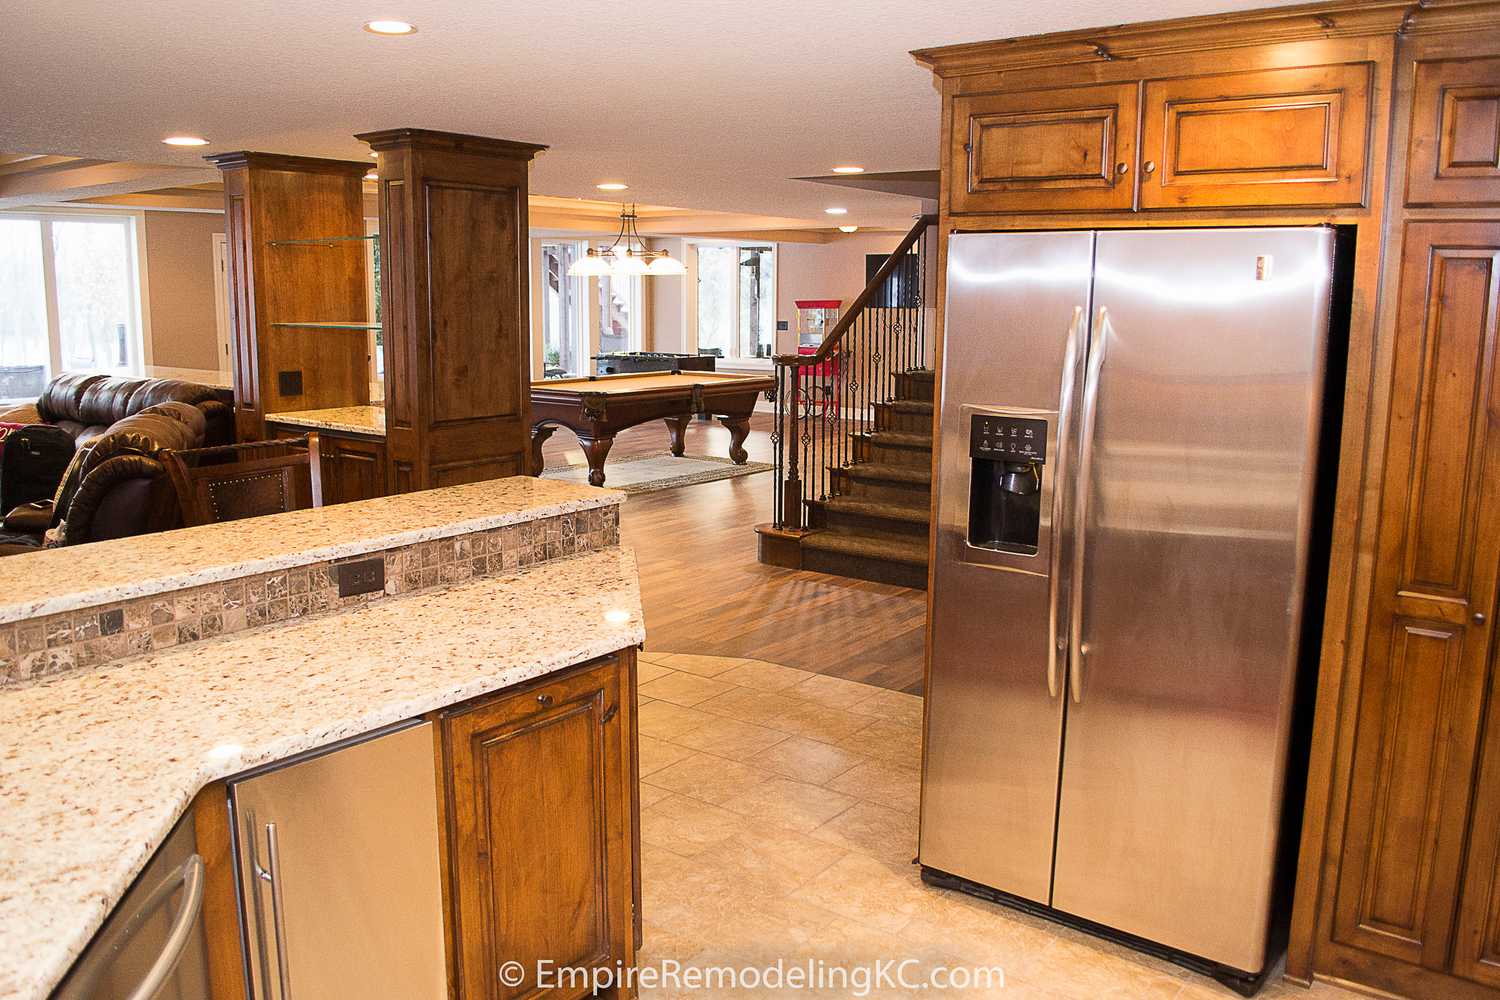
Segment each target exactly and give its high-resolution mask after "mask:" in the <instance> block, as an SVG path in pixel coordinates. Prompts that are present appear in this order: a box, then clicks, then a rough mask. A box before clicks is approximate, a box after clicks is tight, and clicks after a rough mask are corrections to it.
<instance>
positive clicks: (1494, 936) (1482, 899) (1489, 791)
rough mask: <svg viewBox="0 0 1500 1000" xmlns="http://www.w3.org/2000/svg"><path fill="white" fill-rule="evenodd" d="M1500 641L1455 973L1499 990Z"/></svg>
mask: <svg viewBox="0 0 1500 1000" xmlns="http://www.w3.org/2000/svg"><path fill="white" fill-rule="evenodd" d="M1497 704H1500V644H1494V643H1492V644H1491V653H1490V705H1491V710H1490V713H1489V720H1488V722H1486V724H1485V730H1486V731H1485V735H1484V743H1483V749H1482V751H1481V753H1480V760H1479V785H1478V791H1477V792H1476V794H1475V796H1474V814H1473V820H1472V822H1471V825H1470V828H1469V854H1468V861H1467V863H1466V864H1465V865H1464V872H1465V877H1464V884H1463V888H1462V890H1461V891H1460V893H1459V897H1458V932H1457V934H1455V935H1454V949H1453V973H1454V975H1458V976H1462V977H1464V978H1465V979H1472V980H1474V981H1475V982H1477V983H1480V984H1482V985H1485V986H1489V987H1492V988H1495V989H1500V711H1496V710H1495V706H1496V705H1497Z"/></svg>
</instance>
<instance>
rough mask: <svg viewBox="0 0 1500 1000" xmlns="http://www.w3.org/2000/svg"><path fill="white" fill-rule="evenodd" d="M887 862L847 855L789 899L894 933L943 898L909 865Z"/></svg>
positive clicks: (859, 855) (937, 904)
mask: <svg viewBox="0 0 1500 1000" xmlns="http://www.w3.org/2000/svg"><path fill="white" fill-rule="evenodd" d="M904 868H905V869H909V870H903V866H899V865H889V864H885V863H884V862H881V861H876V860H875V859H874V858H870V857H866V856H864V855H861V854H847V855H845V856H844V857H843V858H841V859H839V860H838V861H837V862H835V863H834V864H833V865H831V866H829V868H828V869H827V870H825V871H824V872H823V873H822V874H821V875H819V876H818V877H816V878H814V879H813V880H812V881H811V882H809V883H808V884H807V885H806V886H805V887H803V888H802V889H799V890H798V891H797V892H795V893H793V894H792V898H793V899H795V900H800V901H802V902H805V903H810V904H811V905H813V906H819V907H822V908H823V909H825V910H831V911H832V912H834V913H837V914H838V915H839V916H841V917H845V918H847V919H849V920H853V921H854V922H856V923H860V924H864V925H865V926H867V927H871V928H874V929H875V930H879V931H884V932H886V933H891V934H895V933H898V932H899V931H901V930H902V929H903V928H904V927H906V925H907V924H909V923H911V921H912V920H913V918H915V917H916V916H917V915H918V914H919V913H923V912H925V911H927V910H929V909H931V908H933V907H935V906H939V905H941V903H942V902H943V898H942V896H941V895H940V894H938V893H934V892H932V891H931V890H930V889H928V888H927V887H926V886H924V885H922V884H921V882H920V880H918V879H917V878H916V877H915V872H916V868H915V867H914V866H911V865H907V866H904Z"/></svg>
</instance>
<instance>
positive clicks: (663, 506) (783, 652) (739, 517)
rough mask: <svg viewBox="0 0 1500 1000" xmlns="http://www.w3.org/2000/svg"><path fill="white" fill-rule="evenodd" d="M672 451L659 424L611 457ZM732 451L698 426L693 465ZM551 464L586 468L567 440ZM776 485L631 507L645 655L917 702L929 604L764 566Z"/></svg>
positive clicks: (765, 457) (637, 430) (766, 477)
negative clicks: (791, 674)
mask: <svg viewBox="0 0 1500 1000" xmlns="http://www.w3.org/2000/svg"><path fill="white" fill-rule="evenodd" d="M770 424H771V418H770V416H769V415H766V414H757V415H756V416H755V417H754V418H752V420H751V433H750V437H749V439H748V440H747V441H746V442H745V448H746V450H748V451H749V452H750V459H751V461H760V462H769V461H771V457H772V455H771V438H770V433H769V428H770ZM666 450H667V430H666V427H665V426H664V425H662V424H661V423H660V422H654V423H651V424H644V425H642V426H640V427H633V428H631V429H630V430H628V431H624V432H622V433H621V434H620V435H619V437H618V438H616V440H615V444H614V447H613V449H612V450H611V451H610V453H609V454H610V459H611V460H612V461H614V460H618V459H621V458H630V457H637V456H642V455H652V454H658V453H662V452H665V451H666ZM728 450H729V432H728V431H727V430H726V429H724V428H723V427H722V426H720V425H719V424H718V423H717V422H714V423H704V422H701V421H698V420H694V421H692V422H691V424H690V425H689V427H688V432H687V453H688V454H689V455H713V456H723V455H727V454H728ZM543 457H544V458H545V459H546V463H547V464H548V465H554V464H576V463H580V462H582V461H583V460H584V457H583V450H582V449H581V448H579V447H578V442H577V441H576V440H575V439H574V438H573V437H572V435H571V434H569V433H568V432H567V431H565V430H563V431H559V432H558V433H557V434H555V435H553V437H552V439H551V440H549V441H548V442H547V444H546V446H545V447H544V449H543ZM606 468H607V467H606ZM771 483H772V480H771V474H770V473H762V474H760V475H754V476H743V477H741V478H738V479H725V480H720V481H719V482H716V483H704V484H701V485H697V486H685V487H681V488H678V489H673V490H662V491H660V492H657V493H647V494H642V495H638V496H632V497H631V498H630V499H629V500H627V501H626V502H625V508H624V511H623V513H622V515H621V522H620V523H621V537H622V541H623V543H624V544H626V545H628V546H630V547H631V548H633V549H635V553H636V558H637V559H638V560H639V562H640V567H641V598H642V602H643V603H644V605H645V609H646V633H647V634H646V648H647V649H648V650H654V651H658V652H668V653H704V654H708V655H713V656H744V657H753V658H755V659H763V660H771V661H773V662H776V663H783V664H786V665H787V666H792V667H799V668H801V669H803V670H811V671H814V672H817V673H821V674H831V675H833V676H836V677H844V678H847V679H849V680H855V681H861V682H863V683H866V684H875V685H879V686H880V687H885V688H891V689H893V690H897V691H905V692H908V693H911V694H920V693H921V691H922V647H923V640H924V636H925V628H926V615H927V595H926V594H925V593H923V592H922V591H918V590H908V589H907V588H905V587H892V586H888V585H885V584H878V583H867V582H865V581H862V580H850V579H846V578H844V577H839V576H827V575H825V574H822V573H811V572H804V571H797V570H786V569H778V568H776V567H774V566H764V565H762V564H761V563H760V562H758V561H757V560H756V558H755V530H754V528H755V525H756V524H757V523H760V522H763V521H769V520H770V519H771Z"/></svg>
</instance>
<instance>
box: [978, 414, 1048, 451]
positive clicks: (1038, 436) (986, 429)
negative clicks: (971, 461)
mask: <svg viewBox="0 0 1500 1000" xmlns="http://www.w3.org/2000/svg"><path fill="white" fill-rule="evenodd" d="M969 457H970V458H987V459H989V460H990V461H992V462H1037V463H1039V464H1040V463H1045V462H1046V461H1047V421H1045V420H1034V419H1032V418H1030V417H1008V416H1001V415H998V414H993V413H976V414H974V415H973V416H972V417H970V418H969Z"/></svg>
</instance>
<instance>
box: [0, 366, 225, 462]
mask: <svg viewBox="0 0 1500 1000" xmlns="http://www.w3.org/2000/svg"><path fill="white" fill-rule="evenodd" d="M225 395H226V393H225V391H224V390H223V389H215V388H214V387H213V386H207V385H199V384H198V383H196V382H183V381H179V380H178V379H166V378H121V377H118V376H109V375H59V376H58V377H57V378H54V379H53V380H52V381H51V382H49V383H47V388H46V389H44V390H43V391H42V395H41V397H40V398H39V399H37V401H36V402H35V403H28V404H25V405H23V406H18V407H14V408H12V409H10V410H6V411H3V412H0V423H28V424H31V423H37V424H53V425H55V426H57V427H61V428H62V429H63V430H65V431H67V432H68V433H69V434H71V435H73V440H74V442H75V444H76V445H78V446H80V447H81V446H82V445H84V444H86V443H87V442H89V441H91V440H92V439H94V438H96V437H98V436H99V435H100V434H103V433H104V432H105V431H106V430H107V429H109V428H110V427H111V426H112V425H113V424H115V423H116V422H118V421H120V420H124V419H125V418H126V417H129V416H134V415H135V414H137V413H140V412H141V411H142V410H144V409H146V408H147V407H150V406H155V405H156V404H158V403H168V402H175V403H187V404H188V405H190V406H196V407H197V408H198V409H199V410H201V411H202V412H203V418H204V421H205V427H206V430H205V436H204V441H203V443H204V445H205V446H209V445H218V444H233V443H234V408H233V406H232V405H231V403H230V401H229V400H227V399H226V398H225Z"/></svg>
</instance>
